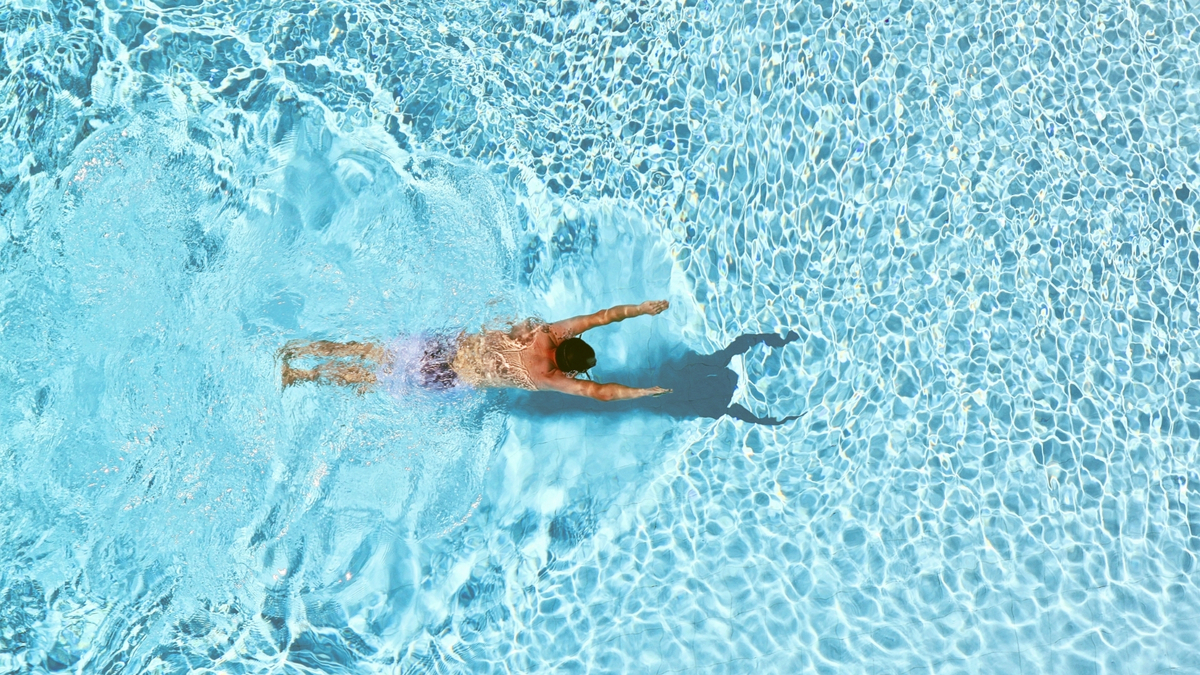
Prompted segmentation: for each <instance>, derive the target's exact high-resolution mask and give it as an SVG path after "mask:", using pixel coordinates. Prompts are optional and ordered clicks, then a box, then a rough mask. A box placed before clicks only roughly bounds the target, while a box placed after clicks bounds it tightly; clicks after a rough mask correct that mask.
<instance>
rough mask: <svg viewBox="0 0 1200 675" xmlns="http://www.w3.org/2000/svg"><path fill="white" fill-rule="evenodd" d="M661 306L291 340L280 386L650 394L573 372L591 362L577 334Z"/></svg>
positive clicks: (613, 397)
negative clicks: (450, 329) (380, 338)
mask: <svg viewBox="0 0 1200 675" xmlns="http://www.w3.org/2000/svg"><path fill="white" fill-rule="evenodd" d="M669 306H670V303H668V302H667V301H666V300H652V301H647V302H643V303H642V304H640V305H617V306H616V307H610V308H609V309H605V310H601V311H599V312H596V313H595V314H588V315H585V316H577V317H574V318H571V319H565V320H563V321H557V322H555V323H550V324H548V323H544V322H541V321H538V320H536V319H528V320H526V321H523V322H521V323H519V324H517V325H515V326H513V327H512V329H511V330H508V331H499V330H485V331H482V332H480V333H465V332H464V333H460V334H459V335H457V336H447V335H421V336H413V337H406V338H401V339H399V340H396V341H394V342H392V343H390V344H388V345H386V346H385V345H380V344H376V343H370V342H329V341H326V340H318V341H315V342H306V343H292V344H288V345H287V346H285V347H283V348H282V349H280V350H279V354H280V357H281V358H282V361H283V376H282V378H283V386H284V388H287V387H289V386H291V385H293V384H297V383H300V382H318V383H324V384H335V385H341V386H348V387H354V388H355V389H356V390H357V391H358V392H359V393H363V392H365V391H367V390H369V389H371V388H372V387H374V386H377V385H383V386H385V387H386V388H387V389H388V390H389V391H392V392H394V393H400V394H402V395H403V393H405V392H408V391H411V390H412V389H414V388H419V389H425V390H431V391H448V390H452V389H455V388H457V387H461V386H464V385H466V386H471V387H475V388H504V387H511V388H516V389H526V390H529V391H557V392H562V393H564V394H573V395H575V396H586V397H588V398H592V399H596V400H599V401H619V400H625V399H633V398H641V397H643V396H658V395H660V394H666V393H670V390H669V389H663V388H662V387H649V388H637V387H626V386H624V385H620V384H601V383H598V382H592V381H591V380H581V379H577V378H578V376H579V375H582V374H584V373H586V372H587V371H588V370H589V369H591V368H592V367H593V366H595V365H596V353H595V351H593V350H592V348H591V346H590V345H588V344H587V343H586V342H584V341H583V340H582V339H580V338H579V337H578V336H579V335H580V334H582V333H584V332H585V331H588V330H590V329H592V328H596V327H598V326H605V325H607V324H610V323H615V322H617V321H624V320H625V319H630V318H633V317H635V316H642V315H644V314H645V315H650V316H653V315H655V314H661V313H662V312H664V311H665V310H666V309H667V308H668V307H669ZM305 357H314V358H317V359H321V360H322V362H321V363H319V364H317V365H316V366H314V367H313V368H311V369H307V370H306V369H300V368H293V367H292V365H291V362H292V360H293V359H299V358H305Z"/></svg>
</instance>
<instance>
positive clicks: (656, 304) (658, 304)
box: [638, 300, 671, 316]
mask: <svg viewBox="0 0 1200 675" xmlns="http://www.w3.org/2000/svg"><path fill="white" fill-rule="evenodd" d="M670 306H671V303H670V302H667V301H666V300H647V301H646V302H643V303H642V304H640V305H638V311H640V312H641V313H642V314H649V315H650V316H654V315H655V314H662V313H663V312H665V311H667V308H668V307H670Z"/></svg>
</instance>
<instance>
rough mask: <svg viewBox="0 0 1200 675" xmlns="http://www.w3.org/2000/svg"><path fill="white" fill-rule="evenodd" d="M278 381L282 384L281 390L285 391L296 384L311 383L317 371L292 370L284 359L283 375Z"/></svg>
mask: <svg viewBox="0 0 1200 675" xmlns="http://www.w3.org/2000/svg"><path fill="white" fill-rule="evenodd" d="M280 379H281V380H282V382H283V388H284V389H287V388H288V387H290V386H292V385H293V384H296V383H297V382H312V381H314V380H316V379H317V371H315V370H301V369H299V368H293V367H291V366H289V365H288V364H287V360H286V359H285V360H284V362H283V375H282V376H281V378H280Z"/></svg>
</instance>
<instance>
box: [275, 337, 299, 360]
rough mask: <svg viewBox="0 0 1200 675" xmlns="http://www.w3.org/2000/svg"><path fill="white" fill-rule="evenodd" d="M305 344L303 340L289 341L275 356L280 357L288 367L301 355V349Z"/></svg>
mask: <svg viewBox="0 0 1200 675" xmlns="http://www.w3.org/2000/svg"><path fill="white" fill-rule="evenodd" d="M304 344H305V343H304V341H303V340H289V341H288V343H287V344H285V345H284V346H282V347H280V348H279V351H278V352H276V353H275V355H276V356H278V357H279V358H280V359H281V360H282V361H283V364H284V365H285V366H286V365H287V362H288V361H291V360H292V359H294V358H296V357H297V356H299V355H300V348H301V347H302V346H304Z"/></svg>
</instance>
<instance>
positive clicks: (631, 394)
mask: <svg viewBox="0 0 1200 675" xmlns="http://www.w3.org/2000/svg"><path fill="white" fill-rule="evenodd" d="M545 386H546V387H547V388H548V389H553V390H554V391H561V392H562V393H564V394H572V395H574V396H586V397H588V398H594V399H596V400H597V401H623V400H625V399H629V398H641V397H643V396H658V395H659V394H669V393H671V390H670V389H663V388H662V387H650V388H649V389H637V388H635V387H626V386H625V385H623V384H600V383H598V382H591V381H588V380H576V379H573V378H570V377H566V376H565V375H564V376H560V377H555V378H552V379H551V380H550V381H549V382H547V383H545Z"/></svg>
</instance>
